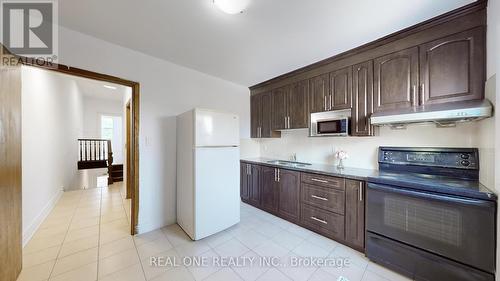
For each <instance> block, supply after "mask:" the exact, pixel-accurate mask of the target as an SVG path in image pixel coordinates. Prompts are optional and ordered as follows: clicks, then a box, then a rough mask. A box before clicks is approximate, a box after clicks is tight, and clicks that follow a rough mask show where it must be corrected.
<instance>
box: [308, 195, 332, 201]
mask: <svg viewBox="0 0 500 281" xmlns="http://www.w3.org/2000/svg"><path fill="white" fill-rule="evenodd" d="M311 197H312V198H315V199H319V200H323V201H328V198H325V197H321V196H316V195H311Z"/></svg>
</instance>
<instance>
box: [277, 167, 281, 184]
mask: <svg viewBox="0 0 500 281" xmlns="http://www.w3.org/2000/svg"><path fill="white" fill-rule="evenodd" d="M277 170H278V182H280V169H277Z"/></svg>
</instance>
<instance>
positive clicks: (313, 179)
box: [311, 178, 328, 183]
mask: <svg viewBox="0 0 500 281" xmlns="http://www.w3.org/2000/svg"><path fill="white" fill-rule="evenodd" d="M311 180H312V181H315V182H321V183H328V181H325V180H318V179H315V178H312V179H311Z"/></svg>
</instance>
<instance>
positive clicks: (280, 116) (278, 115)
mask: <svg viewBox="0 0 500 281" xmlns="http://www.w3.org/2000/svg"><path fill="white" fill-rule="evenodd" d="M289 93H290V87H289V86H285V87H281V88H278V89H275V90H274V91H273V95H272V101H273V102H272V104H273V107H272V108H273V113H272V120H273V122H272V128H271V129H272V130H284V129H286V127H287V123H288V122H287V100H288V95H289Z"/></svg>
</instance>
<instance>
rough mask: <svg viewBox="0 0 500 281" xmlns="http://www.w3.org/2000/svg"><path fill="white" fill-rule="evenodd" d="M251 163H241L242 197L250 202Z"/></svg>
mask: <svg viewBox="0 0 500 281" xmlns="http://www.w3.org/2000/svg"><path fill="white" fill-rule="evenodd" d="M249 167H250V164H247V163H240V197H241V200H242V201H244V202H248V200H249V199H250V190H249V179H250V177H249V173H250V169H249Z"/></svg>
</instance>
